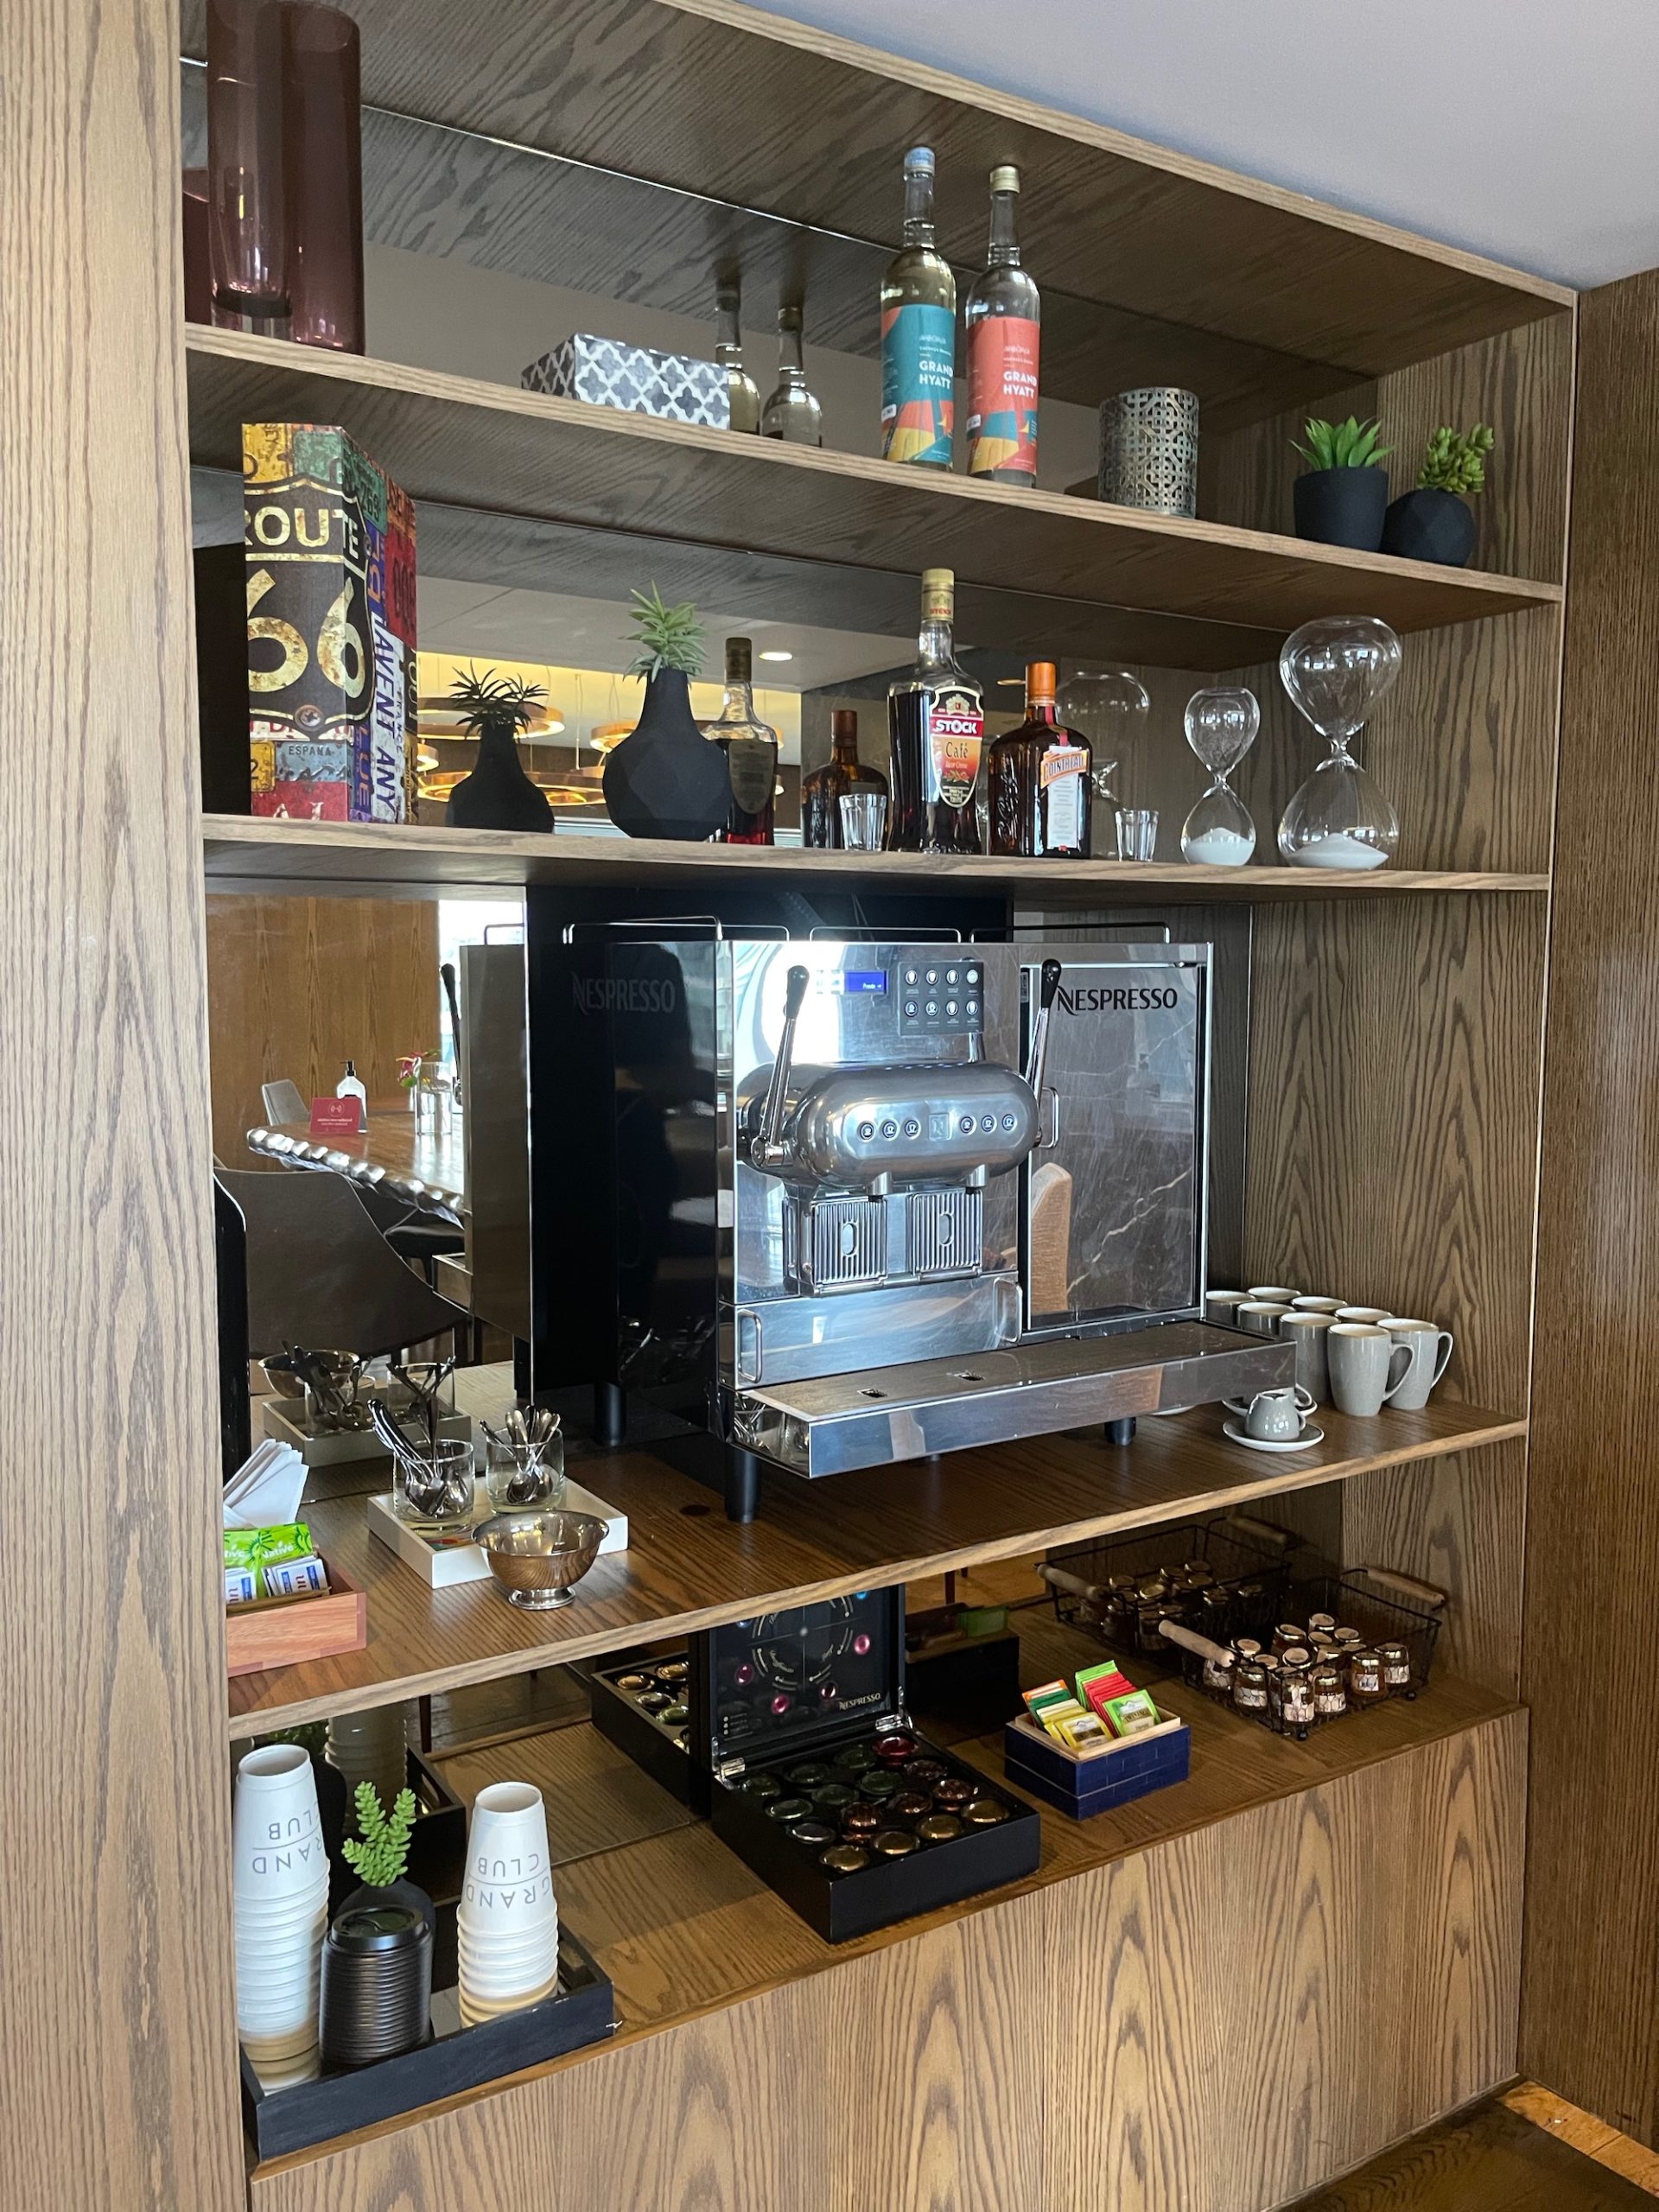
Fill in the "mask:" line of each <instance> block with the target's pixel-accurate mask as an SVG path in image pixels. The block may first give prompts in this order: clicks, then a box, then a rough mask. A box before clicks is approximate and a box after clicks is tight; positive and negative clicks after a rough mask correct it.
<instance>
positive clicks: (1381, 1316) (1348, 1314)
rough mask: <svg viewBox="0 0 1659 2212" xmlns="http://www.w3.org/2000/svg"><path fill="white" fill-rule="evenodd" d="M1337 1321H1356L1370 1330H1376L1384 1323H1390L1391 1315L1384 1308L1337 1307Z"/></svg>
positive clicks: (1386, 1308) (1385, 1307)
mask: <svg viewBox="0 0 1659 2212" xmlns="http://www.w3.org/2000/svg"><path fill="white" fill-rule="evenodd" d="M1337 1319H1338V1321H1357V1322H1360V1323H1363V1324H1364V1325H1367V1326H1369V1327H1370V1328H1378V1327H1380V1326H1381V1325H1382V1324H1383V1322H1385V1321H1392V1320H1393V1319H1394V1316H1393V1314H1392V1313H1390V1312H1389V1308H1388V1307H1387V1306H1338V1308H1337Z"/></svg>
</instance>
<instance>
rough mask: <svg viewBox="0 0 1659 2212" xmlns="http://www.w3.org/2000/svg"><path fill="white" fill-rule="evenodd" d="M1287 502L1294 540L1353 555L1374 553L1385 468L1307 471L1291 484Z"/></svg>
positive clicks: (1385, 494) (1385, 493) (1385, 495)
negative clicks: (1293, 516)
mask: <svg viewBox="0 0 1659 2212" xmlns="http://www.w3.org/2000/svg"><path fill="white" fill-rule="evenodd" d="M1292 498H1293V499H1294V502H1295V508H1296V535H1297V537H1306V538H1310V539H1312V541H1313V543H1315V544H1316V545H1347V546H1351V547H1352V549H1353V550H1354V551H1355V552H1356V553H1375V552H1376V550H1377V548H1378V546H1379V545H1381V543H1383V513H1384V512H1385V510H1386V509H1387V506H1388V504H1389V472H1388V471H1387V469H1386V468H1310V469H1309V470H1308V471H1307V473H1306V475H1303V476H1299V477H1298V478H1297V479H1296V481H1295V484H1294V487H1293V490H1292Z"/></svg>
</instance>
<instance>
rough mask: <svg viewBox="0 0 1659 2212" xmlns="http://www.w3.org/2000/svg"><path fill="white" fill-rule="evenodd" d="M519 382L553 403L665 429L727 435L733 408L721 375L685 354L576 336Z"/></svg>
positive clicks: (712, 365) (720, 370) (708, 363)
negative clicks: (613, 411) (582, 404)
mask: <svg viewBox="0 0 1659 2212" xmlns="http://www.w3.org/2000/svg"><path fill="white" fill-rule="evenodd" d="M520 381H521V382H522V383H523V385H524V388H525V389H526V391H544V392H546V393H547V394H548V395H549V397H551V398H554V399H585V400H586V401H587V402H588V404H589V405H590V406H593V407H620V408H621V409H622V410H624V412H625V413H626V414H630V415H654V416H657V417H658V419H659V420H660V421H662V422H664V423H708V424H709V425H710V427H711V428H713V429H716V430H728V429H730V428H731V424H732V406H731V399H730V396H729V387H728V382H727V374H726V371H725V369H724V368H723V367H722V366H721V364H720V363H719V362H718V361H699V360H696V359H694V358H693V357H692V356H691V355H690V354H689V353H653V352H652V349H651V347H650V346H625V345H624V344H623V343H622V341H621V340H620V339H618V338H595V337H594V336H592V335H591V334H589V333H588V332H587V331H580V330H579V331H577V332H576V333H575V335H574V336H573V337H570V338H566V339H564V340H562V341H561V342H560V344H558V345H557V346H555V347H554V348H553V350H552V352H551V353H543V355H542V357H541V359H539V360H537V361H532V362H531V365H530V366H529V367H528V368H527V369H526V370H525V371H524V375H523V377H522V378H521V379H520Z"/></svg>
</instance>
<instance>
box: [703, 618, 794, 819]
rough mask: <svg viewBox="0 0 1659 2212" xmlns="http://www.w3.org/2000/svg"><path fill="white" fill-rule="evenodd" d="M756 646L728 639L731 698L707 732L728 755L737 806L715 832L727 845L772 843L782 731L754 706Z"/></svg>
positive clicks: (730, 777) (727, 663) (708, 736)
mask: <svg viewBox="0 0 1659 2212" xmlns="http://www.w3.org/2000/svg"><path fill="white" fill-rule="evenodd" d="M752 680H753V647H752V646H751V645H750V642H749V640H748V639H747V638H728V639H727V640H726V697H725V702H724V703H723V704H722V706H721V710H720V714H719V715H718V717H717V718H716V719H715V721H711V722H710V723H709V727H708V728H707V729H706V730H704V732H703V735H704V736H705V737H706V738H708V739H709V741H711V742H712V743H714V744H715V745H717V746H719V747H720V749H721V752H722V753H724V754H725V756H726V772H727V775H728V777H729V779H731V786H732V803H731V810H730V812H729V813H728V815H727V817H726V827H725V828H724V829H722V830H720V831H719V832H718V833H717V834H716V836H715V842H716V843H717V844H722V845H769V844H771V842H772V796H773V791H774V789H775V787H776V785H777V781H778V733H777V731H776V730H775V729H773V728H772V724H771V723H770V722H763V721H761V720H760V716H759V715H757V714H756V713H755V711H754V694H753V691H752V690H751V689H750V684H751V682H752Z"/></svg>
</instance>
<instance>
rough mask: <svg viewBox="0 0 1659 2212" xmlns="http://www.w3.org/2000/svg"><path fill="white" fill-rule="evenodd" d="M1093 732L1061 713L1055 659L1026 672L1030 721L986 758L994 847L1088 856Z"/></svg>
mask: <svg viewBox="0 0 1659 2212" xmlns="http://www.w3.org/2000/svg"><path fill="white" fill-rule="evenodd" d="M1093 760H1094V754H1093V752H1092V749H1091V747H1090V743H1089V741H1088V739H1087V738H1086V737H1084V736H1082V735H1080V734H1079V733H1078V732H1077V731H1076V730H1074V729H1067V728H1065V726H1064V725H1063V724H1062V723H1061V721H1060V720H1059V718H1058V715H1056V714H1055V711H1054V664H1053V662H1052V661H1048V660H1034V661H1033V662H1032V663H1031V664H1030V665H1029V666H1028V667H1027V670H1026V719H1025V721H1023V722H1021V724H1020V727H1019V728H1018V729H1013V730H1009V731H1008V732H1007V734H1006V735H1005V736H1002V737H999V738H998V739H997V740H996V741H995V743H994V744H993V745H992V746H991V747H990V748H989V750H988V752H987V753H986V756H985V777H986V784H987V787H988V795H989V800H990V817H991V850H992V851H993V852H994V853H1020V854H1024V855H1026V856H1027V858H1029V859H1056V858H1064V859H1066V860H1080V861H1086V860H1087V859H1088V857H1089V792H1090V780H1089V777H1090V767H1091V766H1092V764H1093Z"/></svg>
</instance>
